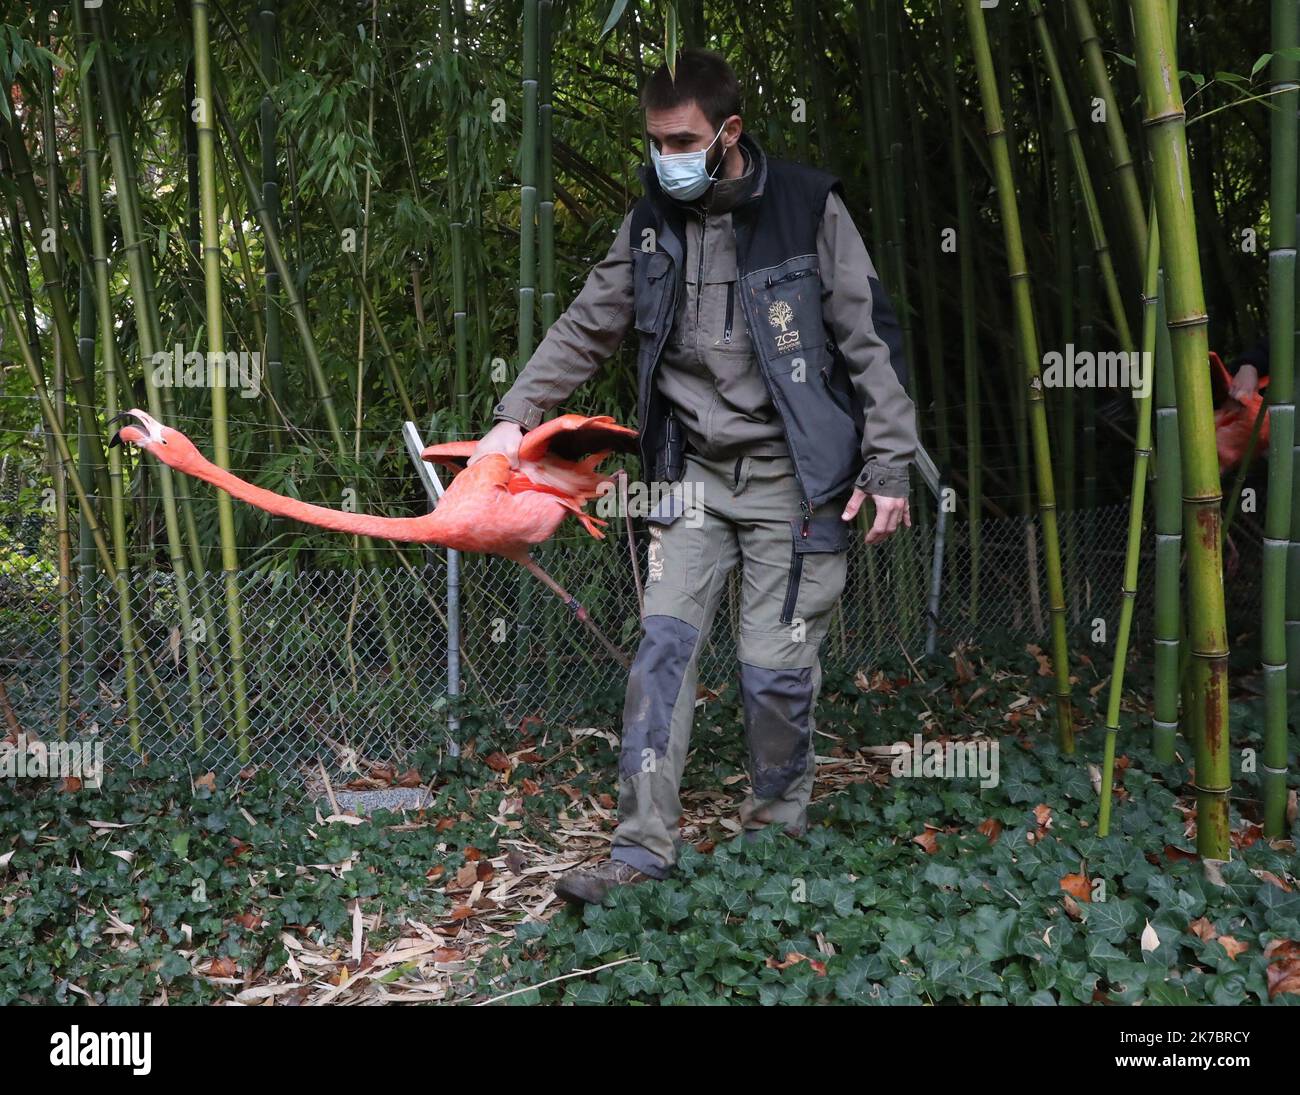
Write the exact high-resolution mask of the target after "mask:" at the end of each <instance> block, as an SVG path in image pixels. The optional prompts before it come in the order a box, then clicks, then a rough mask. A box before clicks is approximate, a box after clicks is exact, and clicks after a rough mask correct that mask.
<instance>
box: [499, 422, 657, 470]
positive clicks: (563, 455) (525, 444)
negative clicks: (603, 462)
mask: <svg viewBox="0 0 1300 1095" xmlns="http://www.w3.org/2000/svg"><path fill="white" fill-rule="evenodd" d="M636 441H637V432H636V430H633V429H630V428H629V427H627V426H620V425H619V424H618V423H617V422H615V421H614V419H612V418H611V417H610V416H609V415H607V414H600V415H592V416H589V415H582V414H562V415H560V416H559V417H558V418H552V419H551V420H550V421H549V422H543V423H542V424H541V425H540V426H538V427H536V428H535V429H531V430H529V431H528V432H527V433H526V434H524V439H523V441H521V442H520V444H519V460H520V463H522V462H524V461H526V460H527V461H536V462H539V463H540V462H541V461H542V460H544V459H546V457H548V456H552V457H554V456H558V457H559V458H560V459H561V460H570V461H574V462H577V461H580V460H581V459H582V458H583V457H584V456H589V455H591V454H592V453H597V452H599V453H609V452H636Z"/></svg>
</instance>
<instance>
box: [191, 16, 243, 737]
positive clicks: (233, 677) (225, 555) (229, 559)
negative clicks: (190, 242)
mask: <svg viewBox="0 0 1300 1095" xmlns="http://www.w3.org/2000/svg"><path fill="white" fill-rule="evenodd" d="M190 11H191V18H192V21H193V30H194V92H195V107H196V113H197V117H196V118H195V124H196V125H197V127H198V131H199V205H200V218H199V219H200V224H201V228H202V232H203V285H204V290H205V294H204V297H205V304H206V308H205V312H206V316H207V336H208V353H209V356H210V357H211V355H214V354H215V355H224V354H225V351H226V339H225V329H224V319H225V317H224V314H223V311H222V301H221V241H220V237H219V232H218V212H217V148H216V145H217V135H216V129H215V128H214V126H213V115H214V109H213V107H214V103H213V96H212V58H211V55H210V54H209V52H208V5H207V3H206V0H193V2H192V3H191V5H190ZM209 395H210V398H211V401H212V458H213V462H214V463H215V464H216V465H217V466H218V467H220V468H224V469H226V470H229V469H230V426H229V422H228V419H227V410H226V387H225V385H224V384H221V383H216V384H213V385H212V387H211V389H210V392H209ZM216 495H217V531H218V535H219V537H220V540H221V569H222V572H223V574H224V577H225V592H226V629H227V634H228V637H229V641H230V684H231V697H232V700H233V702H234V711H235V725H234V727H233V728H232V730H233V736H234V738H235V741H236V743H237V747H238V749H239V759H240V760H241V761H247V760H248V756H249V721H248V695H247V692H246V689H245V681H244V630H243V611H242V606H241V605H240V599H239V550H238V548H237V546H236V542H235V511H234V502H233V500H232V499H231V497H230V495H228V494H227V493H226V492H225V491H217V492H216Z"/></svg>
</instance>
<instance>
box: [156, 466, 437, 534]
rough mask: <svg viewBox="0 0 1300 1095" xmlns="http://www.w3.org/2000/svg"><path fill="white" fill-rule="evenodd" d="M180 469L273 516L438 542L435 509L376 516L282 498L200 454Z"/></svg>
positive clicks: (280, 495) (369, 532)
mask: <svg viewBox="0 0 1300 1095" xmlns="http://www.w3.org/2000/svg"><path fill="white" fill-rule="evenodd" d="M180 470H183V471H184V472H185V473H186V474H187V475H192V476H194V477H195V478H196V479H202V480H204V481H205V482H208V483H211V484H212V485H213V486H214V487H220V488H221V489H222V490H224V491H225V492H226V493H227V494H229V495H231V496H233V497H235V498H238V499H239V500H240V501H241V502H247V503H248V504H249V505H251V506H256V507H257V508H258V509H260V510H265V511H266V512H267V513H271V514H274V515H275V516H277V517H291V518H293V519H294V520H295V521H302V522H303V523H304V524H308V525H315V526H317V527H319V528H326V529H332V530H333V531H335V532H348V533H352V534H353V535H355V536H374V537H376V538H379V539H383V540H396V541H398V542H399V543H415V544H428V543H438V542H439V539H438V534H439V529H440V526H441V524H442V522H441V521H440V520H439V515H438V512H437V511H436V510H435V511H434V512H433V513H429V514H425V516H423V517H378V516H375V515H371V514H364V513H347V512H345V511H344V510H337V509H329V508H328V507H326V506H314V505H312V504H311V503H310V502H301V501H299V500H298V499H296V498H286V497H285V496H284V495H282V494H276V493H275V492H274V491H269V490H266V489H265V488H263V487H258V486H254V485H253V484H252V483H249V482H247V481H246V480H243V479H240V478H239V476H237V475H233V474H232V473H231V472H228V471H226V470H225V469H224V468H220V467H218V466H217V465H216V464H213V463H212V462H211V461H209V460H207V459H206V458H205V457H203V456H202V455H199V457H198V459H197V460H193V461H190V462H188V465H187V466H186V467H185V468H184V469H180Z"/></svg>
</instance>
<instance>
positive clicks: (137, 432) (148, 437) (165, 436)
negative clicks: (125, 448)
mask: <svg viewBox="0 0 1300 1095" xmlns="http://www.w3.org/2000/svg"><path fill="white" fill-rule="evenodd" d="M127 416H130V417H132V418H134V419H136V421H137V422H139V425H134V424H132V425H128V426H123V427H122V428H121V429H120V430H118V431H117V433H115V434H114V435H113V439H112V440H111V441H110V442H109V443H108V445H109V448H112V447H113V446H114V445H124V444H125V445H136V446H137V447H139V448H142V449H144V450H145V451H146V452H151V453H153V454H154V456H156V457H157V458H158V459H159V460H161V461H162V462H163V463H164V464H168V465H170V466H171V467H173V468H181V467H183V466H184V465H185V464H186V463H188V462H189V461H190V460H191V459H192V458H194V457H198V456H199V450H198V449H196V448H195V447H194V442H192V441H191V440H190V439H189V438H188V437H186V436H185V435H184V434H183V433H181V432H180V431H179V430H173V429H172V428H171V427H170V426H164V425H163V424H162V423H161V422H159V421H158V420H157V419H156V418H154V417H153V415H151V414H147V413H146V412H145V411H142V410H138V409H136V408H132V409H131V410H129V411H125V412H123V413H122V414H120V415H118V418H126V417H127Z"/></svg>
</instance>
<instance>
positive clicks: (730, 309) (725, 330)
mask: <svg viewBox="0 0 1300 1095" xmlns="http://www.w3.org/2000/svg"><path fill="white" fill-rule="evenodd" d="M735 318H736V283H735V282H734V281H729V282H727V320H726V323H724V324H723V327H722V341H723V343H724V344H726V345H730V343H731V327H732V321H733V320H734V319H735Z"/></svg>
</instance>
